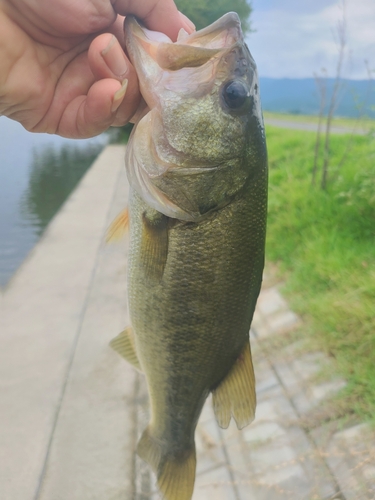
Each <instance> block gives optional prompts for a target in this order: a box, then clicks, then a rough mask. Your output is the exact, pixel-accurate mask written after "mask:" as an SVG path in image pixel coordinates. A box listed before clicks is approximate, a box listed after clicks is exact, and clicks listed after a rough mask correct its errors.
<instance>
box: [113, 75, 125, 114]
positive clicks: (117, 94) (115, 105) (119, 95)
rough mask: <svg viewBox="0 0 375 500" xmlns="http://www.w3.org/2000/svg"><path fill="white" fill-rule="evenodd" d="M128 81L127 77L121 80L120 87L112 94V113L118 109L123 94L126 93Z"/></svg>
mask: <svg viewBox="0 0 375 500" xmlns="http://www.w3.org/2000/svg"><path fill="white" fill-rule="evenodd" d="M128 83H129V80H128V79H127V78H125V79H124V80H123V82H122V85H121V88H120V89H118V91H117V92H115V95H114V96H113V101H112V108H111V111H112V113H114V112H115V111H117V110H118V108H119V107H120V104H121V103H122V101H123V100H124V96H125V94H126V89H127V88H128Z"/></svg>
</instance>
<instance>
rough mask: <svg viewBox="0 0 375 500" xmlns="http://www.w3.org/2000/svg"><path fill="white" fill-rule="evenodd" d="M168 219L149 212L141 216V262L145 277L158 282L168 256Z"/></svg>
mask: <svg viewBox="0 0 375 500" xmlns="http://www.w3.org/2000/svg"><path fill="white" fill-rule="evenodd" d="M168 220H169V219H168V217H167V216H165V215H163V214H161V213H160V212H157V211H156V210H152V211H151V210H150V212H148V213H144V214H143V216H142V241H141V260H142V263H143V265H144V267H145V272H146V274H147V276H148V277H149V278H151V279H155V280H157V281H160V280H161V279H162V277H163V273H164V268H165V264H166V262H167V256H168Z"/></svg>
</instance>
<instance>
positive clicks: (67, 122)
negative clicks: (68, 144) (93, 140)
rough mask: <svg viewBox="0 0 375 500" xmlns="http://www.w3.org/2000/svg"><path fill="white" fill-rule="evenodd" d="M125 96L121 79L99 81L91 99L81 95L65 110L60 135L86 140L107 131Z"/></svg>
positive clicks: (89, 96)
mask: <svg viewBox="0 0 375 500" xmlns="http://www.w3.org/2000/svg"><path fill="white" fill-rule="evenodd" d="M121 94H122V95H121ZM125 95H126V94H125V93H124V92H123V89H122V88H121V84H120V82H118V81H117V80H114V79H109V78H107V79H103V80H99V81H97V82H95V83H94V84H93V85H92V86H91V87H90V89H89V91H88V93H87V96H84V95H80V96H77V97H76V98H75V99H73V100H72V101H71V102H70V103H69V105H68V106H67V107H66V108H65V110H64V113H63V115H62V116H61V120H60V123H59V127H58V130H57V133H58V134H59V135H62V136H63V137H73V138H75V139H84V138H87V137H94V136H95V135H98V134H100V133H101V132H104V131H105V130H107V129H108V128H109V127H110V126H111V125H112V123H113V122H114V120H115V119H116V106H119V105H120V104H121V103H122V100H123V99H124V98H125Z"/></svg>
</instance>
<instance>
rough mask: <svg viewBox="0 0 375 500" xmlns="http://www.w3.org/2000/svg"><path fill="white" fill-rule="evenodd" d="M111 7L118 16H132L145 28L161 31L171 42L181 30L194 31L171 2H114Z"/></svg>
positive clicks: (135, 0)
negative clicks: (139, 20) (140, 21)
mask: <svg viewBox="0 0 375 500" xmlns="http://www.w3.org/2000/svg"><path fill="white" fill-rule="evenodd" d="M112 6H113V8H114V10H115V11H116V12H117V13H118V14H121V15H123V16H126V15H127V14H133V15H134V16H136V17H138V18H139V19H141V20H142V21H143V23H144V24H145V26H146V27H147V28H149V29H150V30H154V31H161V32H162V33H165V34H166V35H168V36H169V37H170V38H171V39H172V40H176V39H177V35H178V32H179V31H180V29H181V28H184V29H185V30H186V31H187V32H188V33H192V32H193V31H194V24H193V23H192V22H191V21H190V20H189V19H188V18H187V17H186V16H184V15H183V14H181V12H179V11H178V9H177V7H176V4H175V3H174V1H173V0H143V1H140V0H114V1H113V3H112Z"/></svg>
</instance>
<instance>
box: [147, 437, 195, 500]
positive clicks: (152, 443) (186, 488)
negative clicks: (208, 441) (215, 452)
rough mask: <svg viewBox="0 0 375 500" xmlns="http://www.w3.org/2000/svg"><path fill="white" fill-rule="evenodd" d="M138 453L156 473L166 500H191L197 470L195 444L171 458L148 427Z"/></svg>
mask: <svg viewBox="0 0 375 500" xmlns="http://www.w3.org/2000/svg"><path fill="white" fill-rule="evenodd" d="M137 453H138V455H139V456H140V457H141V458H142V459H143V460H145V461H146V462H147V463H148V464H149V465H150V466H151V468H152V470H153V471H154V472H155V474H156V476H157V482H158V487H159V490H160V492H161V493H162V495H163V499H164V500H191V497H192V496H193V490H194V482H195V469H196V454H195V446H194V444H193V445H192V446H191V448H189V449H188V450H185V451H184V452H182V453H180V454H179V456H169V455H168V451H167V450H166V449H165V446H163V444H162V442H160V441H158V440H157V439H154V438H153V437H152V434H151V431H150V428H149V427H147V429H146V430H145V431H144V433H143V435H142V437H141V439H140V441H139V443H138V447H137Z"/></svg>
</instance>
